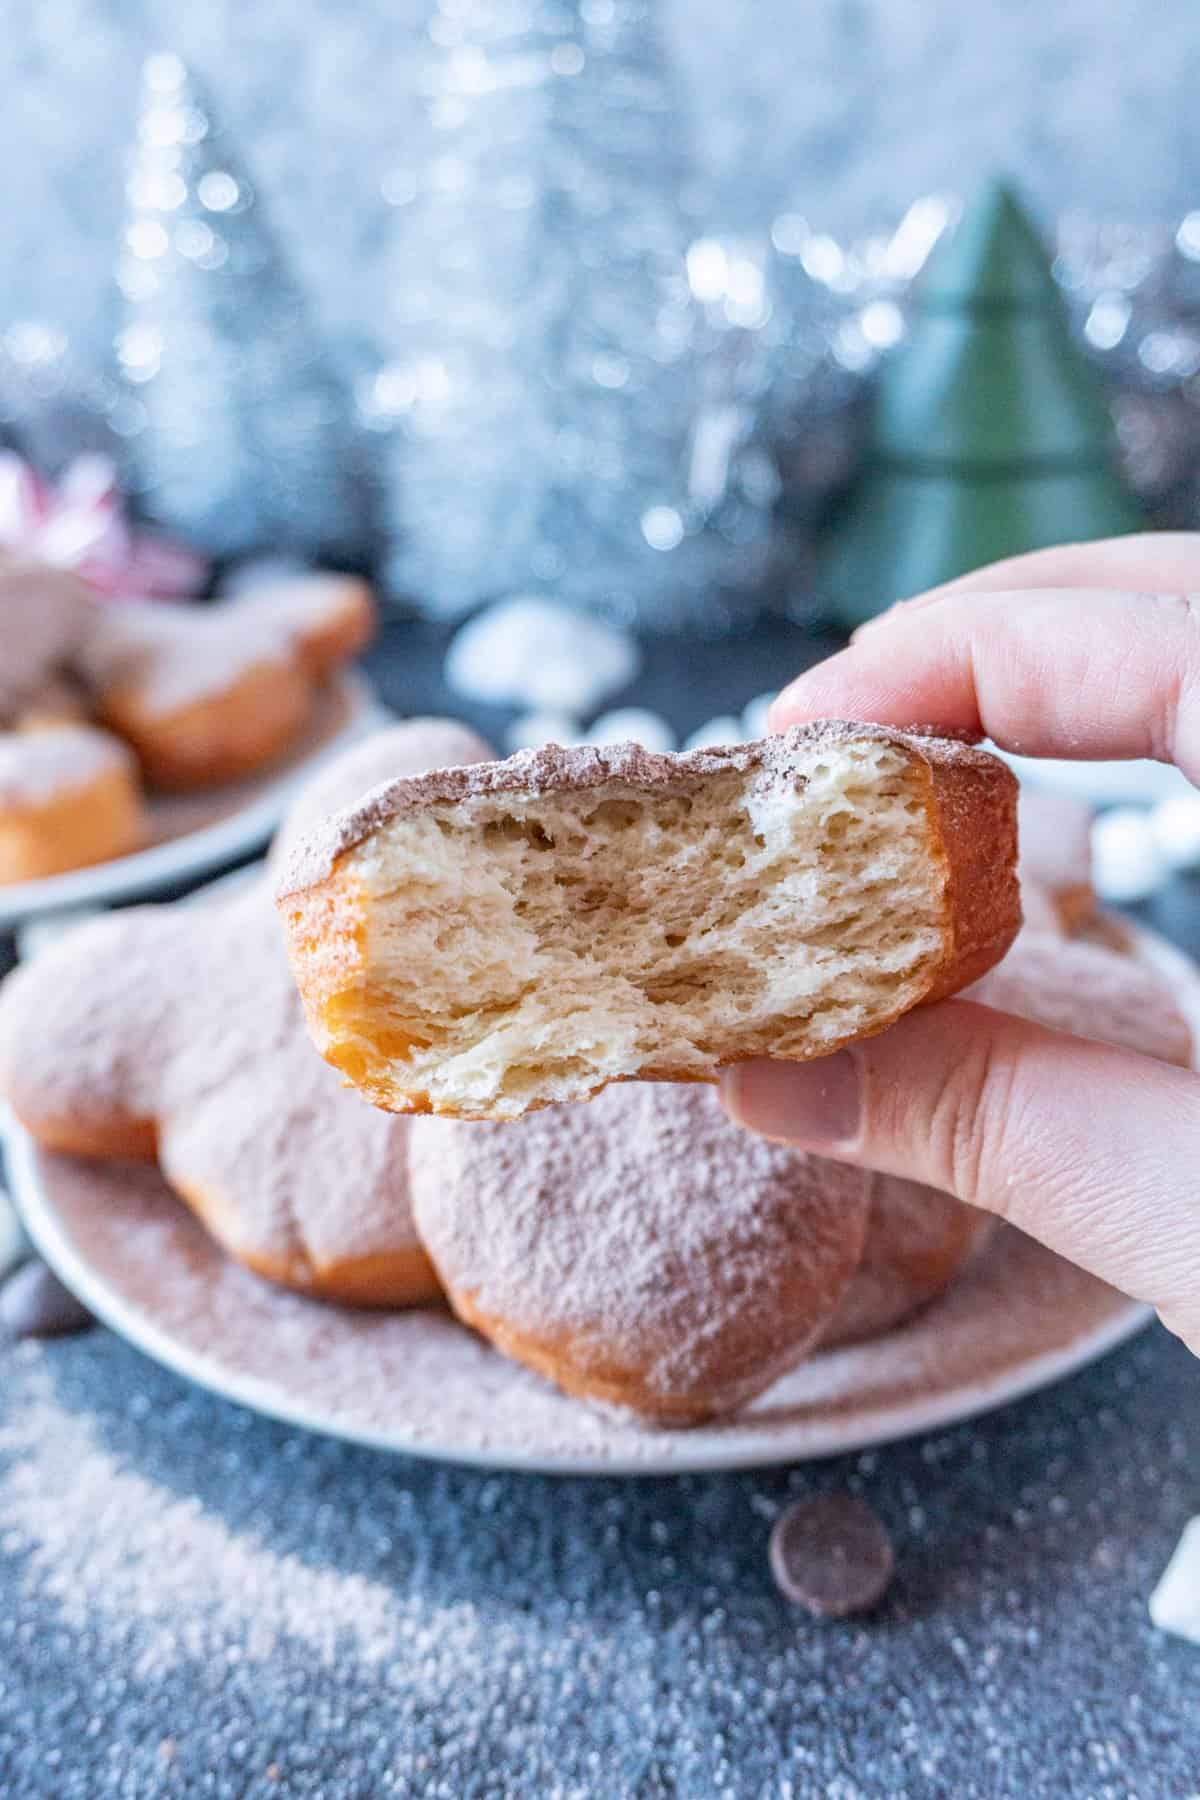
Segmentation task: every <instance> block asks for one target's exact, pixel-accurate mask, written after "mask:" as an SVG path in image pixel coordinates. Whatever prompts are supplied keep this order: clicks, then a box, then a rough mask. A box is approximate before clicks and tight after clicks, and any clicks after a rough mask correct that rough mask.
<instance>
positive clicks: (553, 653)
mask: <svg viewBox="0 0 1200 1800" xmlns="http://www.w3.org/2000/svg"><path fill="white" fill-rule="evenodd" d="M640 662H641V655H640V652H639V650H638V647H637V644H636V642H635V641H634V639H633V638H631V637H630V636H629V635H628V633H627V632H624V631H618V630H616V629H614V627H612V626H611V625H605V624H602V623H601V621H600V620H599V619H594V618H590V617H589V616H588V615H587V614H586V613H581V612H576V611H574V610H572V609H571V608H570V607H566V606H556V605H555V604H554V603H553V601H550V600H543V599H539V598H538V597H537V596H536V595H530V596H522V597H519V598H516V599H512V600H501V601H498V602H497V603H496V605H494V606H489V607H486V608H485V609H484V611H483V612H481V613H477V614H476V615H475V617H474V618H473V619H470V620H468V622H467V623H466V624H465V625H464V626H463V627H462V628H461V630H460V631H459V632H458V633H457V634H456V636H455V638H454V641H453V642H452V643H451V645H450V648H449V650H448V651H447V653H446V680H447V681H448V682H449V684H450V686H451V687H452V688H454V690H455V691H456V692H457V693H460V694H464V695H466V696H467V697H468V698H469V699H472V700H483V701H487V702H490V703H492V704H495V705H501V706H504V705H509V706H521V707H526V708H538V709H544V710H546V711H553V712H564V713H568V714H570V715H571V716H572V717H574V718H582V717H584V716H585V715H586V714H588V713H591V712H594V711H595V710H596V708H597V707H598V706H599V705H600V703H601V702H602V701H603V700H605V699H607V697H608V696H609V694H612V693H615V692H616V690H617V689H618V688H621V687H624V686H625V685H626V683H627V682H630V681H632V680H633V678H634V676H635V675H636V674H637V672H638V667H639V665H640Z"/></svg>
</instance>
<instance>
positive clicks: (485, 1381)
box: [4, 931, 1200, 1475]
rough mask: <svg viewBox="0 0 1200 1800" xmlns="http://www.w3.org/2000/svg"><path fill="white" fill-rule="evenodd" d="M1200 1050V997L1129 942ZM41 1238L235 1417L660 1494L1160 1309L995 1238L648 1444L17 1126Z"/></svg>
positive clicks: (1010, 1390)
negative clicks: (326, 1293)
mask: <svg viewBox="0 0 1200 1800" xmlns="http://www.w3.org/2000/svg"><path fill="white" fill-rule="evenodd" d="M1136 948H1137V953H1138V954H1139V955H1140V956H1142V957H1143V958H1144V959H1145V960H1146V961H1148V962H1150V963H1152V964H1153V965H1155V966H1156V967H1158V968H1159V969H1160V970H1161V971H1162V973H1163V974H1164V975H1165V976H1166V977H1167V979H1168V980H1169V981H1170V983H1171V985H1172V988H1173V991H1174V993H1175V996H1176V999H1177V1002H1178V1003H1179V1005H1180V1006H1181V1007H1182V1009H1183V1010H1184V1011H1185V1013H1186V1014H1187V1017H1188V1020H1189V1023H1190V1024H1191V1025H1192V1027H1193V1030H1194V1031H1195V1032H1196V1033H1197V1037H1198V1040H1200V976H1198V974H1197V971H1196V969H1195V967H1194V966H1193V965H1192V963H1190V962H1189V961H1188V959H1187V958H1186V957H1184V956H1182V955H1181V954H1180V953H1179V952H1178V951H1177V950H1175V949H1173V948H1172V947H1171V946H1170V945H1169V944H1165V943H1163V941H1162V940H1161V939H1158V938H1156V937H1154V936H1153V935H1152V934H1150V933H1148V932H1144V931H1143V932H1138V933H1137V934H1136ZM4 1135H5V1144H6V1149H7V1152H8V1165H9V1174H10V1178H11V1182H12V1186H13V1193H14V1197H15V1199H16V1201H17V1204H18V1206H19V1208H20V1211H21V1214H22V1217H23V1219H24V1222H25V1225H26V1227H27V1229H28V1231H29V1234H30V1236H31V1237H32V1238H33V1240H34V1242H35V1243H36V1245H37V1246H38V1248H39V1250H40V1251H41V1252H42V1254H43V1256H44V1257H45V1258H46V1260H47V1261H48V1262H49V1263H51V1264H52V1265H53V1267H54V1268H56V1269H57V1270H58V1272H59V1274H60V1275H61V1276H62V1277H63V1279H64V1280H65V1281H66V1282H67V1283H68V1285H69V1286H70V1287H71V1288H72V1289H74V1291H75V1292H76V1293H77V1294H78V1295H79V1296H80V1298H81V1299H82V1300H83V1301H84V1302H85V1303H86V1304H87V1305H88V1306H89V1307H91V1309H92V1311H93V1312H95V1313H96V1315H97V1316H98V1317H99V1318H101V1319H103V1320H104V1321H105V1323H106V1324H108V1325H110V1326H111V1327H112V1328H113V1330H114V1331H117V1332H119V1333H120V1334H121V1335H122V1336H123V1337H125V1338H127V1339H128V1340H129V1341H130V1342H131V1343H133V1344H135V1345H137V1346H138V1348H140V1349H141V1350H143V1351H145V1352H146V1354H147V1355H149V1356H151V1357H153V1358H155V1360H156V1361H158V1362H161V1363H164V1364H165V1365H166V1366H167V1367H168V1368H171V1369H174V1370H176V1371H177V1372H178V1373H179V1374H181V1375H185V1376H187V1377H188V1378H190V1379H191V1380H193V1381H196V1382H198V1383H199V1384H200V1385H201V1386H203V1387H206V1388H210V1389H212V1390H213V1391H214V1392H215V1393H218V1394H221V1395H224V1396H225V1397H226V1398H228V1399H230V1400H235V1401H238V1402H240V1403H241V1404H242V1405H245V1406H248V1407H252V1408H253V1409H254V1410H256V1411H258V1412H262V1413H266V1414H268V1415H269V1416H271V1417H273V1418H278V1419H283V1420H285V1421H287V1422H288V1423H289V1424H293V1425H300V1426H303V1427H306V1428H307V1429H309V1430H312V1431H317V1432H322V1433H325V1434H328V1435H330V1436H333V1437H340V1438H345V1439H348V1440H349V1441H351V1442H354V1443H362V1444H368V1445H371V1446H372V1447H374V1448H377V1449H381V1450H388V1451H393V1452H399V1453H404V1454H409V1455H415V1456H424V1457H432V1458H438V1459H441V1460H445V1461H449V1462H458V1463H470V1464H475V1465H477V1466H482V1467H488V1468H496V1469H524V1470H531V1471H538V1472H542V1473H549V1474H578V1475H583V1474H605V1475H617V1474H638V1475H666V1474H681V1473H684V1472H686V1471H697V1470H715V1469H736V1468H747V1467H755V1466H766V1465H769V1464H772V1463H781V1462H799V1461H804V1460H806V1459H809V1458H813V1457H821V1456H832V1455H836V1454H840V1453H843V1452H846V1451H852V1450H858V1449H862V1448H865V1447H866V1446H869V1445H872V1444H880V1443H887V1442H889V1441H891V1440H894V1439H896V1438H902V1437H909V1436H912V1435H914V1434H916V1433H918V1432H922V1431H929V1430H934V1429H938V1428H942V1427H944V1426H947V1425H950V1424H954V1423H956V1422H957V1421H959V1420H962V1419H968V1418H972V1417H974V1416H975V1415H977V1414H979V1413H982V1412H987V1411H989V1410H990V1409H992V1408H993V1407H997V1406H1001V1405H1003V1404H1004V1403H1005V1402H1007V1401H1011V1400H1015V1399H1018V1398H1019V1397H1021V1396H1022V1395H1025V1394H1029V1393H1032V1392H1034V1391H1035V1390H1036V1389H1038V1388H1042V1387H1046V1386H1048V1385H1049V1384H1050V1383H1052V1382H1055V1381H1060V1380H1062V1379H1063V1377H1064V1376H1067V1375H1070V1374H1072V1373H1074V1372H1075V1371H1076V1370H1077V1369H1081V1368H1083V1367H1085V1366H1086V1365H1087V1364H1088V1363H1091V1362H1093V1361H1095V1359H1096V1358H1097V1357H1099V1356H1102V1355H1104V1353H1105V1352H1106V1351H1108V1350H1111V1349H1113V1348H1114V1347H1115V1346H1116V1345H1118V1344H1120V1343H1123V1342H1124V1341H1125V1339H1127V1338H1129V1337H1131V1336H1133V1334H1134V1333H1135V1332H1137V1331H1139V1330H1141V1328H1142V1327H1143V1326H1144V1325H1145V1324H1146V1323H1147V1322H1148V1320H1149V1319H1150V1317H1151V1314H1150V1312H1149V1310H1148V1309H1147V1308H1146V1307H1144V1306H1140V1305H1137V1304H1136V1303H1135V1302H1133V1301H1131V1300H1128V1299H1127V1298H1125V1297H1124V1296H1123V1295H1121V1294H1118V1293H1117V1292H1116V1291H1115V1290H1114V1289H1112V1288H1110V1287H1107V1286H1106V1285H1105V1284H1104V1283H1103V1282H1100V1281H1097V1280H1096V1279H1095V1278H1094V1277H1093V1276H1091V1275H1087V1274H1084V1273H1083V1271H1082V1270H1079V1269H1076V1268H1074V1267H1072V1265H1071V1264H1069V1263H1066V1262H1063V1261H1062V1260H1061V1258H1059V1257H1057V1256H1054V1255H1053V1254H1052V1253H1051V1252H1050V1251H1048V1250H1045V1249H1043V1248H1042V1247H1041V1246H1040V1245H1038V1244H1035V1243H1033V1242H1032V1240H1031V1239H1029V1238H1026V1237H1024V1236H1022V1234H1021V1233H1020V1232H1017V1231H1014V1230H1011V1229H1009V1228H1008V1227H1001V1228H1000V1229H999V1230H998V1232H997V1233H996V1235H995V1237H994V1238H993V1239H992V1241H991V1243H990V1244H989V1246H988V1247H987V1249H986V1250H985V1251H984V1253H983V1254H982V1255H981V1256H980V1257H979V1258H978V1260H977V1261H976V1262H975V1264H974V1265H973V1266H972V1267H971V1268H969V1269H968V1270H967V1271H966V1272H965V1273H964V1274H963V1275H962V1276H961V1277H960V1278H959V1280H958V1281H957V1282H956V1283H955V1284H954V1286H953V1287H952V1288H951V1290H950V1291H949V1293H947V1294H945V1295H943V1296H942V1298H941V1299H940V1300H938V1301H936V1302H935V1303H934V1304H933V1305H932V1306H930V1307H927V1308H926V1309H925V1311H924V1312H923V1313H920V1314H919V1315H918V1316H917V1317H916V1318H914V1319H912V1320H910V1321H908V1323H907V1324H905V1325H903V1326H901V1327H900V1329H899V1330H897V1331H894V1332H891V1333H889V1334H888V1335H887V1336H885V1337H881V1338H878V1339H876V1340H875V1341H874V1342H872V1343H869V1344H861V1345H857V1346H854V1347H852V1348H850V1349H846V1350H837V1351H828V1352H822V1353H820V1354H818V1355H815V1356H812V1357H810V1358H809V1359H808V1360H807V1361H806V1362H805V1363H803V1364H802V1365H801V1366H800V1367H799V1368H798V1369H796V1370H794V1371H793V1372H792V1373H791V1374H790V1375H788V1376H786V1377H785V1378H784V1379H783V1380H782V1381H780V1382H778V1383H777V1384H776V1385H775V1387H773V1388H772V1389H771V1390H770V1391H769V1392H768V1393H767V1394H765V1395H763V1396H761V1397H760V1399H758V1400H757V1401H755V1403H754V1404H753V1405H752V1406H750V1407H748V1408H747V1409H746V1410H745V1411H744V1412H742V1413H741V1414H739V1415H738V1417H736V1418H734V1419H730V1420H727V1421H724V1422H722V1423H720V1424H716V1425H711V1426H704V1427H701V1428H699V1429H696V1430H692V1431H652V1430H647V1429H645V1428H643V1427H641V1426H639V1425H636V1424H634V1423H631V1422H629V1421H628V1420H626V1419H624V1418H619V1417H616V1416H614V1415H610V1414H604V1413H601V1412H598V1411H595V1410H593V1409H592V1408H590V1407H587V1406H584V1405H581V1404H580V1403H579V1402H578V1401H575V1400H570V1399H568V1398H566V1396H564V1395H562V1394H560V1393H558V1392H557V1390H556V1389H554V1388H552V1387H550V1386H549V1385H548V1384H546V1383H544V1382H542V1381H540V1380H539V1379H538V1378H537V1377H536V1376H534V1375H532V1374H530V1373H529V1372H528V1371H526V1370H525V1369H522V1368H520V1367H519V1366H517V1365H516V1364H514V1363H510V1362H508V1361H507V1360H506V1359H505V1358H504V1357H502V1356H500V1355H498V1354H497V1353H496V1352H495V1351H493V1350H491V1349H490V1348H489V1347H488V1346H487V1345H485V1344H484V1343H482V1342H481V1341H480V1340H479V1339H478V1338H476V1337H475V1336H474V1335H473V1334H472V1333H471V1332H469V1331H467V1330H466V1329H465V1328H464V1327H463V1326H461V1325H459V1324H458V1323H457V1322H456V1321H455V1320H454V1319H452V1318H451V1317H450V1316H449V1314H448V1313H445V1312H443V1311H441V1310H439V1309H436V1308H422V1309H419V1310H417V1311H414V1312H410V1313H392V1314H371V1313H361V1312H352V1311H348V1310H345V1309H342V1308H339V1307H331V1306H325V1305H322V1304H320V1303H318V1302H315V1301H310V1300H305V1299H303V1298H301V1297H300V1296H298V1295H295V1294H289V1293H284V1292H282V1291H281V1290H279V1289H276V1288H272V1287H270V1286H268V1285H267V1284H266V1283H265V1282H262V1281H259V1280H257V1279H256V1278H255V1277H253V1276H251V1275H249V1274H247V1273H245V1271H243V1270H242V1269H240V1268H239V1267H237V1265H235V1264H234V1263H231V1262H230V1261H229V1260H228V1259H227V1258H226V1257H225V1256H224V1255H222V1253H221V1252H220V1251H219V1250H218V1249H217V1247H216V1246H215V1245H214V1244H213V1243H212V1241H211V1240H210V1239H209V1237H208V1236H207V1234H206V1233H205V1232H204V1231H203V1230H202V1229H201V1227H200V1226H199V1225H198V1224H197V1223H196V1221H195V1220H194V1219H193V1218H192V1216H191V1214H190V1213H188V1212H187V1211H186V1210H185V1208H184V1207H183V1206H182V1205H181V1204H180V1203H179V1202H178V1201H177V1200H176V1199H175V1197H174V1196H173V1195H172V1193H171V1191H170V1190H169V1188H168V1187H167V1186H166V1184H165V1182H163V1180H162V1178H161V1177H160V1176H159V1174H158V1172H157V1171H156V1170H154V1169H151V1168H146V1167H144V1166H141V1165H122V1164H115V1163H108V1164H104V1163H100V1164H97V1163H87V1162H84V1161H82V1160H79V1159H77V1158H73V1157H65V1156H56V1155H54V1154H53V1153H51V1152H49V1151H45V1150H41V1149H39V1148H38V1146H37V1145H36V1144H34V1143H33V1141H32V1140H31V1139H30V1138H29V1137H28V1135H27V1134H26V1133H25V1132H24V1131H23V1130H21V1129H20V1127H19V1126H17V1125H16V1124H15V1123H14V1122H12V1121H11V1120H10V1121H8V1122H7V1124H6V1126H5V1134H4Z"/></svg>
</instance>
